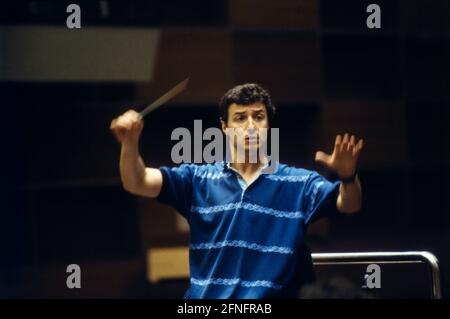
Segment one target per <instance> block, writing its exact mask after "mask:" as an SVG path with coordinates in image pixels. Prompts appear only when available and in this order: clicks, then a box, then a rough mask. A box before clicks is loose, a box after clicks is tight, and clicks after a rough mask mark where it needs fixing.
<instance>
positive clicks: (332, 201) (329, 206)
mask: <svg viewBox="0 0 450 319" xmlns="http://www.w3.org/2000/svg"><path fill="white" fill-rule="evenodd" d="M340 184H341V183H340V182H339V181H336V182H330V181H329V180H327V179H326V178H325V177H323V176H322V175H320V174H318V173H316V172H313V173H311V174H310V176H309V178H308V180H307V181H306V184H305V188H304V192H303V196H304V197H303V203H304V207H303V209H304V213H305V215H306V216H305V217H306V224H307V225H308V224H310V223H312V222H314V221H316V220H318V219H320V218H323V217H330V216H332V215H337V214H338V210H337V208H336V201H337V198H338V195H339V186H340Z"/></svg>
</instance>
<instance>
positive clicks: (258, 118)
mask: <svg viewBox="0 0 450 319" xmlns="http://www.w3.org/2000/svg"><path fill="white" fill-rule="evenodd" d="M256 119H257V120H259V121H262V120H264V115H257V116H256Z"/></svg>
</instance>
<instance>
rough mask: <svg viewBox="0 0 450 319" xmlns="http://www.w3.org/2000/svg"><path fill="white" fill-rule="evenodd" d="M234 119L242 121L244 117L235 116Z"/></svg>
mask: <svg viewBox="0 0 450 319" xmlns="http://www.w3.org/2000/svg"><path fill="white" fill-rule="evenodd" d="M234 119H235V120H236V121H243V120H244V117H243V116H237V117H235V118H234Z"/></svg>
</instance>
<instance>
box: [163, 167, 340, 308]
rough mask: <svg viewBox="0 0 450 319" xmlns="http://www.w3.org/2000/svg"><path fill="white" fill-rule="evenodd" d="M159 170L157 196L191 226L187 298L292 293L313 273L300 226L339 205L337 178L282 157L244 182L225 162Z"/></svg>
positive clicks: (295, 294)
mask: <svg viewBox="0 0 450 319" xmlns="http://www.w3.org/2000/svg"><path fill="white" fill-rule="evenodd" d="M160 171H161V173H162V176H163V186H162V189H161V192H160V194H159V196H158V200H159V201H161V202H162V203H165V204H169V205H170V206H172V207H174V208H175V209H176V210H177V211H178V212H179V213H181V214H182V215H183V216H184V217H185V218H186V219H187V221H188V223H189V226H190V245H189V264H190V286H189V289H188V290H187V292H186V294H185V298H195V299H196V298H220V299H222V298H237V299H241V298H296V297H297V296H298V292H299V289H300V287H301V285H302V283H305V282H308V281H311V280H312V277H313V274H314V273H313V271H312V262H311V255H310V253H309V250H308V249H307V246H305V245H304V237H305V233H306V230H307V227H308V225H309V224H310V223H311V222H312V221H313V220H316V219H318V218H320V217H323V216H326V215H329V214H330V213H335V212H337V210H336V199H337V195H338V191H339V185H340V183H339V182H330V181H328V180H327V179H326V178H324V177H323V176H322V175H320V174H318V173H317V172H314V171H310V170H306V169H302V168H295V167H290V166H287V165H285V164H281V163H276V166H275V170H273V171H272V173H261V174H260V175H259V176H258V178H257V179H256V180H254V181H253V182H252V183H251V184H250V185H249V186H247V184H246V182H245V181H244V179H243V178H242V177H241V176H240V175H239V173H238V172H237V171H235V170H234V169H233V168H231V167H229V165H226V163H224V162H217V163H213V164H205V165H195V164H182V165H180V166H177V167H174V168H169V167H166V166H163V167H161V168H160Z"/></svg>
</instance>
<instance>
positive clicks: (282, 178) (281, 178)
mask: <svg viewBox="0 0 450 319" xmlns="http://www.w3.org/2000/svg"><path fill="white" fill-rule="evenodd" d="M264 177H265V178H266V179H269V180H272V181H276V182H290V183H300V182H306V181H307V180H308V178H309V175H302V176H298V175H284V176H283V175H264Z"/></svg>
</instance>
